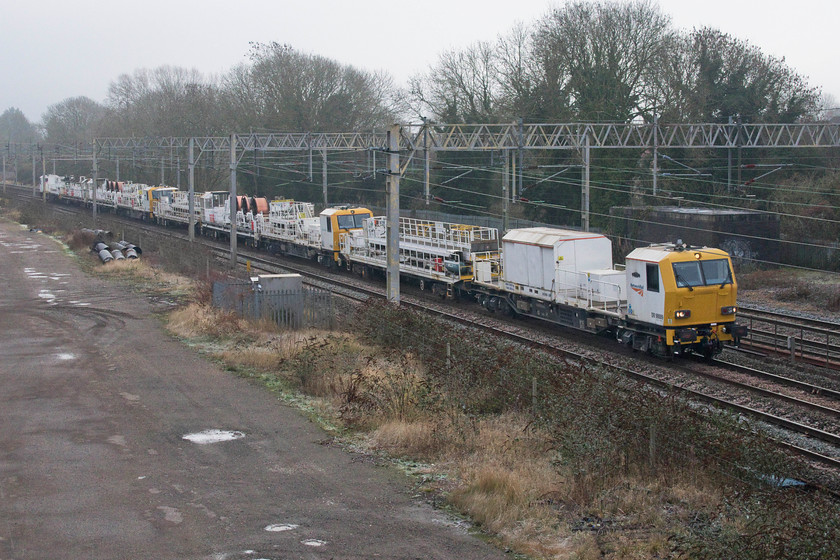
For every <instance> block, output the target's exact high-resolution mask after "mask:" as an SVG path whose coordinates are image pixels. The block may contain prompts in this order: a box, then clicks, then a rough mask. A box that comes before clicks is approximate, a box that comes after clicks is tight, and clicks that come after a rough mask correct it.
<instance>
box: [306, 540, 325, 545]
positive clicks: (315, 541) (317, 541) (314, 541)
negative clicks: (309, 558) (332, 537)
mask: <svg viewBox="0 0 840 560" xmlns="http://www.w3.org/2000/svg"><path fill="white" fill-rule="evenodd" d="M300 544H305V545H306V546H324V545H325V544H327V541H321V540H318V539H306V540H305V541H300Z"/></svg>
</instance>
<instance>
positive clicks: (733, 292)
mask: <svg viewBox="0 0 840 560" xmlns="http://www.w3.org/2000/svg"><path fill="white" fill-rule="evenodd" d="M663 264H665V266H662V267H661V271H662V280H663V284H664V285H665V301H664V307H663V319H664V321H663V324H664V326H665V327H666V328H667V339H668V345H669V346H670V345H673V344H686V343H689V344H690V343H694V342H699V340H700V339H701V338H703V337H712V338H714V339H717V340H719V341H721V342H727V341H732V340H733V339H734V337H733V334H732V332H731V329H729V328H728V327H729V326H730V325H731V324H733V323H734V322H735V314H736V312H737V303H736V302H737V294H738V284H737V283H736V281H735V276H734V274H733V273H732V262H731V260H730V259H729V255H728V254H727V253H726V252H725V251H722V250H720V249H709V248H703V249H695V250H691V249H689V250H684V251H674V252H671V253H670V254H669V255H668V257H667V258H666V259H665V260H664V261H663Z"/></svg>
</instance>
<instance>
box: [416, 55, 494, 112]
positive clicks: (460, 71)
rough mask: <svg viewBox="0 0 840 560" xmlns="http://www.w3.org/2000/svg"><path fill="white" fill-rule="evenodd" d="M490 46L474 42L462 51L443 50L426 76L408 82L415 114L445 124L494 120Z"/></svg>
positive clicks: (492, 60)
mask: <svg viewBox="0 0 840 560" xmlns="http://www.w3.org/2000/svg"><path fill="white" fill-rule="evenodd" d="M496 64H497V59H496V53H495V51H494V48H493V45H492V44H490V43H487V42H478V43H476V44H474V45H472V46H470V47H468V48H466V49H465V50H463V51H454V50H453V51H447V52H445V53H443V54H441V55H440V56H439V57H438V62H437V64H436V65H434V66H432V67H431V68H430V69H429V71H428V72H427V73H426V74H423V75H419V76H415V77H413V78H411V80H410V82H409V91H410V95H411V97H412V101H413V105H414V109H415V111H417V112H418V113H431V114H432V115H434V116H435V118H437V119H439V120H443V121H446V122H490V121H495V120H498V118H499V116H500V106H499V104H498V102H499V98H500V96H501V91H500V88H499V82H498V80H497V79H496V74H497V66H496Z"/></svg>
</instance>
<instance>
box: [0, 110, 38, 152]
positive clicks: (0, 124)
mask: <svg viewBox="0 0 840 560" xmlns="http://www.w3.org/2000/svg"><path fill="white" fill-rule="evenodd" d="M0 139H2V141H3V143H4V144H7V143H12V144H25V143H31V142H38V141H39V140H40V136H39V134H38V129H37V127H36V126H35V125H33V124H32V123H30V122H29V119H27V118H26V115H24V114H23V111H21V110H20V109H18V108H16V107H9V108H8V109H6V110H5V111H3V114H2V115H0Z"/></svg>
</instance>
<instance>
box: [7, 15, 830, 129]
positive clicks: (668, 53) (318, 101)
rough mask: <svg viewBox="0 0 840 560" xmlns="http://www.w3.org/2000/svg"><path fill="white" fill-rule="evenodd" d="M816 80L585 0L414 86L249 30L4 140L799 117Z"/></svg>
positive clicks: (474, 50)
mask: <svg viewBox="0 0 840 560" xmlns="http://www.w3.org/2000/svg"><path fill="white" fill-rule="evenodd" d="M821 101H822V99H821V96H820V90H819V89H818V88H816V87H812V86H810V85H808V83H807V81H806V79H805V78H804V77H803V76H801V75H800V74H798V73H797V72H796V71H795V70H794V69H792V68H790V67H789V66H787V65H786V64H785V62H784V60H781V59H777V58H774V57H772V56H768V55H765V54H764V53H762V52H761V51H760V49H758V48H757V47H755V46H753V45H750V44H749V43H747V42H746V41H742V40H740V39H737V38H735V37H732V36H730V35H727V34H725V33H722V32H721V31H718V30H716V29H712V28H701V29H692V30H688V31H686V30H679V29H675V28H674V26H673V24H672V22H671V18H670V17H669V16H668V15H667V14H664V13H662V12H661V11H660V9H659V7H658V6H657V5H656V4H653V3H651V2H650V1H649V0H638V1H636V2H632V3H618V2H606V1H594V2H593V1H577V2H572V3H569V4H565V5H563V6H561V7H557V8H554V9H551V10H549V11H548V12H547V13H546V14H545V15H544V16H543V17H542V18H540V19H538V20H537V21H535V22H532V23H530V24H528V25H525V24H519V25H517V26H515V27H514V28H513V29H512V30H510V32H508V33H507V34H505V35H502V36H499V37H498V38H497V39H496V40H494V41H482V42H478V43H476V44H474V45H471V46H469V47H467V48H465V49H461V50H451V51H446V52H443V53H440V54H439V55H438V57H437V60H436V61H435V62H433V63H432V64H431V65H430V66H429V68H428V70H427V71H426V72H423V73H420V74H418V75H415V76H413V77H412V78H410V80H409V83H408V84H407V87H406V88H401V87H399V86H398V85H397V84H395V82H394V80H393V78H392V77H391V76H390V75H388V74H387V73H384V72H369V71H365V70H361V69H359V68H356V67H354V66H350V65H344V64H340V63H338V62H336V61H334V60H331V59H328V58H325V57H323V56H320V55H317V54H309V53H304V52H300V51H297V50H295V49H294V48H292V47H291V46H290V45H285V44H281V43H268V44H263V43H253V44H252V45H251V49H250V52H249V53H248V62H246V63H242V64H240V65H237V66H236V67H234V68H232V69H231V70H230V71H228V72H227V73H226V74H223V75H220V76H207V75H203V74H201V73H200V72H198V71H197V70H189V69H185V68H179V67H172V66H163V67H159V68H156V69H151V70H149V69H139V70H135V71H133V72H132V73H127V74H123V75H121V76H119V77H117V78H116V79H115V80H114V81H113V82H112V83H111V84H110V87H109V90H108V94H107V97H106V99H105V100H104V101H103V102H98V101H94V100H91V99H89V98H86V97H81V96H79V97H70V98H67V99H64V100H62V101H59V102H57V103H55V104H53V105H51V106H50V107H49V108H48V109H47V111H46V112H45V113H44V114H43V116H42V121H41V123H39V124H34V123H29V122H28V121H27V120H26V117H25V116H24V115H23V114H22V113H21V112H20V111H19V110H17V109H15V108H10V109H8V110H6V111H5V112H4V113H3V114H2V116H0V134H2V138H3V139H5V140H6V141H7V142H10V141H11V142H31V141H44V142H47V143H50V144H68V145H72V144H74V143H78V142H89V141H90V140H91V139H92V138H93V137H95V136H210V135H219V134H227V133H229V132H230V131H247V130H282V131H287V132H294V131H319V132H320V131H325V132H330V131H343V132H348V131H354V130H369V129H372V128H381V127H384V126H386V125H388V124H389V123H391V122H394V121H395V119H396V120H400V119H403V120H408V119H415V120H416V118H417V117H418V116H420V115H423V116H426V117H429V118H431V119H433V120H435V121H438V122H446V123H458V122H471V123H475V122H509V121H510V120H512V119H517V118H523V119H525V120H526V121H528V122H575V121H597V122H630V121H633V120H641V121H645V122H652V120H653V118H654V116H656V117H658V118H659V119H660V120H661V121H666V122H726V121H727V120H728V119H729V118H736V119H739V120H740V121H742V122H755V121H760V122H795V121H797V120H800V119H803V118H811V117H813V116H814V115H816V114H817V113H818V112H819V110H820V103H821Z"/></svg>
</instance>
